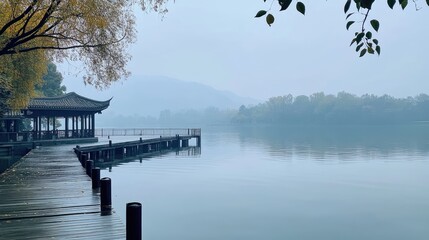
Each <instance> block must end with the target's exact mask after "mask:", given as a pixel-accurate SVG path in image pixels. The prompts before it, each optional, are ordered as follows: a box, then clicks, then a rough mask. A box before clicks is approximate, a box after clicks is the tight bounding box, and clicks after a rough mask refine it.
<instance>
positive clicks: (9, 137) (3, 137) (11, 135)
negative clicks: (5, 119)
mask: <svg viewBox="0 0 429 240" xmlns="http://www.w3.org/2000/svg"><path fill="white" fill-rule="evenodd" d="M86 137H93V133H92V131H91V130H84V131H83V132H82V131H81V130H79V131H76V130H75V131H72V130H69V131H68V132H67V134H66V131H65V130H55V131H41V132H39V133H36V132H33V131H25V132H0V142H29V141H34V140H55V139H64V138H86Z"/></svg>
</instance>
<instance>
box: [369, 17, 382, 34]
mask: <svg viewBox="0 0 429 240" xmlns="http://www.w3.org/2000/svg"><path fill="white" fill-rule="evenodd" d="M370 23H371V26H372V28H374V30H375V31H376V32H378V29H379V28H380V23H379V22H378V21H377V20H375V19H373V20H371V22H370Z"/></svg>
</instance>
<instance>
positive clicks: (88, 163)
mask: <svg viewBox="0 0 429 240" xmlns="http://www.w3.org/2000/svg"><path fill="white" fill-rule="evenodd" d="M85 168H86V175H88V176H89V177H91V176H92V169H93V168H94V161H92V160H86V162H85Z"/></svg>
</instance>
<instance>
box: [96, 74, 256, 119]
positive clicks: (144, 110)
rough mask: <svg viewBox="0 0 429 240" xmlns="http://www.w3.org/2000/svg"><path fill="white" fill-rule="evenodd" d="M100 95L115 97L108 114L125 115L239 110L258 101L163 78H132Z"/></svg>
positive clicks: (98, 97)
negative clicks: (167, 111) (216, 109)
mask: <svg viewBox="0 0 429 240" xmlns="http://www.w3.org/2000/svg"><path fill="white" fill-rule="evenodd" d="M97 95H98V96H97V99H103V98H110V97H113V99H112V101H111V105H110V107H109V109H107V110H106V111H105V113H106V114H112V115H123V116H131V115H140V116H155V117H158V116H159V114H160V112H161V111H163V110H167V109H168V110H170V111H172V112H175V111H180V110H185V109H193V110H202V109H206V108H208V107H215V108H218V109H237V108H238V107H239V106H240V105H243V104H244V105H249V104H255V103H257V102H258V101H257V100H255V99H251V98H245V97H240V96H238V95H235V94H234V93H231V92H228V91H220V90H216V89H214V88H212V87H210V86H207V85H203V84H200V83H195V82H186V81H181V80H178V79H173V78H168V77H159V76H145V77H132V78H131V79H128V80H126V81H124V82H123V83H121V84H115V85H113V86H112V87H111V88H110V89H108V90H106V91H103V92H100V93H97Z"/></svg>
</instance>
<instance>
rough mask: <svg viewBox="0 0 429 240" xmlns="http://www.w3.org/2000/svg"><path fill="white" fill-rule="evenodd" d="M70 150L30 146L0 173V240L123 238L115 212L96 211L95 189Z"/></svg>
mask: <svg viewBox="0 0 429 240" xmlns="http://www.w3.org/2000/svg"><path fill="white" fill-rule="evenodd" d="M71 148H72V147H71V146H70V145H65V146H56V147H42V148H37V149H34V150H32V151H31V152H30V153H29V154H27V155H26V156H25V157H24V158H23V159H22V160H21V161H20V162H19V163H17V164H16V165H15V166H14V167H12V168H11V169H9V170H8V171H6V172H5V173H3V174H2V175H0V239H1V240H3V239H5V240H6V239H125V232H126V231H125V225H124V223H123V222H122V221H121V220H120V219H119V216H118V215H116V214H115V213H113V214H112V215H106V216H102V215H101V212H100V199H99V198H100V197H99V193H98V192H97V191H93V190H92V186H91V179H90V178H89V177H88V176H87V175H86V173H85V169H84V168H82V167H81V166H80V165H79V162H78V161H76V156H75V155H74V153H73V151H72V150H71ZM113 191H114V190H113ZM113 207H114V208H115V207H124V208H125V206H113Z"/></svg>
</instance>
